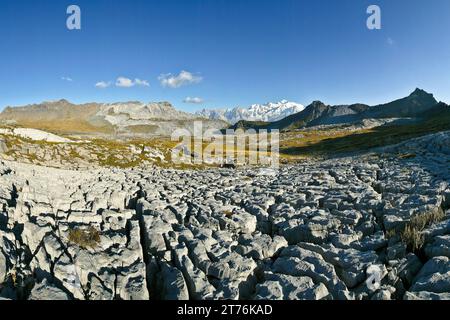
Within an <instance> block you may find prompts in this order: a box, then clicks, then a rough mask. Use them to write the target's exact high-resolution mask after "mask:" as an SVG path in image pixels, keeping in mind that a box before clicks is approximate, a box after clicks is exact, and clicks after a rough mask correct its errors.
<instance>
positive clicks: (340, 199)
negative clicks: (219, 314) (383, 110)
mask: <svg viewBox="0 0 450 320" xmlns="http://www.w3.org/2000/svg"><path fill="white" fill-rule="evenodd" d="M448 136H449V134H448V133H447V134H438V135H431V136H428V137H425V138H421V139H416V140H414V141H412V142H409V143H408V144H406V145H400V146H397V147H392V148H389V149H386V150H383V152H382V153H380V154H372V155H367V156H352V157H350V156H349V157H346V158H339V159H331V160H325V161H313V160H308V161H305V162H303V163H299V164H296V165H290V166H283V167H281V168H280V170H279V171H278V172H277V174H276V175H266V174H259V171H258V169H245V168H244V169H238V170H229V169H211V170H206V171H176V170H163V169H151V170H148V171H146V170H141V169H139V170H132V169H129V170H122V169H95V170H84V171H69V170H62V169H53V168H47V167H39V166H33V165H27V164H19V163H15V162H7V161H5V162H1V163H0V297H2V298H7V299H51V300H60V299H89V300H95V299H103V300H104V299H106V300H110V299H133V300H134V299H309V300H311V299H312V300H317V299H343V300H353V299H449V298H450V261H449V258H450V211H449V208H450V186H449V181H450V178H449V167H450V162H449V159H450V151H449V150H450V148H449V141H450V139H449V138H448ZM405 148H409V149H408V150H410V152H415V157H409V158H407V159H404V158H399V157H396V156H395V155H396V153H397V152H398V151H399V150H400V149H401V150H405ZM430 212H439V213H440V214H441V216H442V217H443V218H442V219H441V220H440V221H438V222H436V223H433V224H430V225H427V226H426V228H424V229H423V230H422V231H421V235H422V236H423V238H424V244H423V246H422V247H421V249H420V250H411V249H410V248H408V246H406V244H404V243H403V242H402V241H401V239H400V238H399V237H398V234H399V233H400V230H402V228H404V227H405V225H406V224H407V223H408V222H409V221H410V219H411V217H414V216H417V215H422V214H427V213H430ZM92 229H94V230H96V231H97V232H98V239H96V242H95V245H92V246H83V245H81V244H80V243H77V242H76V241H74V240H73V239H72V236H71V234H72V233H73V232H74V230H92ZM373 265H376V266H378V269H379V270H380V272H381V273H380V277H381V279H380V282H379V283H378V285H377V286H375V287H374V286H371V285H369V283H368V282H366V280H367V278H368V276H369V274H368V272H367V270H368V268H369V267H370V266H373Z"/></svg>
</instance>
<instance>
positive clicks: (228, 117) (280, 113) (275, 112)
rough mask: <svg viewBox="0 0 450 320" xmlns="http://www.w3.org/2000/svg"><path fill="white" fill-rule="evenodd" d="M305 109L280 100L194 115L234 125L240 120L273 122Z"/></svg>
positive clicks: (206, 110) (204, 111) (200, 112)
mask: <svg viewBox="0 0 450 320" xmlns="http://www.w3.org/2000/svg"><path fill="white" fill-rule="evenodd" d="M304 109H305V107H304V106H303V105H301V104H299V103H295V102H289V101H287V100H282V101H280V102H276V103H273V102H270V103H267V104H253V105H251V106H250V107H249V108H240V107H236V108H233V109H203V110H202V111H199V112H197V113H196V114H197V115H198V116H201V117H205V118H209V119H211V120H223V121H227V122H229V123H231V124H235V123H237V122H239V121H241V120H247V121H266V122H274V121H278V120H281V119H283V118H286V117H287V116H290V115H292V114H295V113H298V112H301V111H303V110H304Z"/></svg>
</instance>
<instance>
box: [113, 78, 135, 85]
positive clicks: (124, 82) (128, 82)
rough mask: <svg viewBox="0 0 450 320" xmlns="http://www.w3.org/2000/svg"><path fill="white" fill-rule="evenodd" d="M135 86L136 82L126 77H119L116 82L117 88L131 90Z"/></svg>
mask: <svg viewBox="0 0 450 320" xmlns="http://www.w3.org/2000/svg"><path fill="white" fill-rule="evenodd" d="M133 86H134V82H133V80H131V79H128V78H125V77H119V78H117V80H116V87H121V88H131V87H133Z"/></svg>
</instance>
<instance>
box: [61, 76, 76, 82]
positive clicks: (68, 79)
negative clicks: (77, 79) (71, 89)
mask: <svg viewBox="0 0 450 320" xmlns="http://www.w3.org/2000/svg"><path fill="white" fill-rule="evenodd" d="M61 80H64V81H69V82H72V81H73V79H72V78H70V77H61Z"/></svg>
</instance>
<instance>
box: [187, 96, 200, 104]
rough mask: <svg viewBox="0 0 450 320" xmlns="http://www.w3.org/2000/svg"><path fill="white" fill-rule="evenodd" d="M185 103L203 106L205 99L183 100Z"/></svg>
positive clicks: (188, 98) (189, 98)
mask: <svg viewBox="0 0 450 320" xmlns="http://www.w3.org/2000/svg"><path fill="white" fill-rule="evenodd" d="M183 102H184V103H194V104H201V103H203V102H205V100H204V99H202V98H198V97H192V98H191V97H187V98H186V99H184V100H183Z"/></svg>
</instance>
